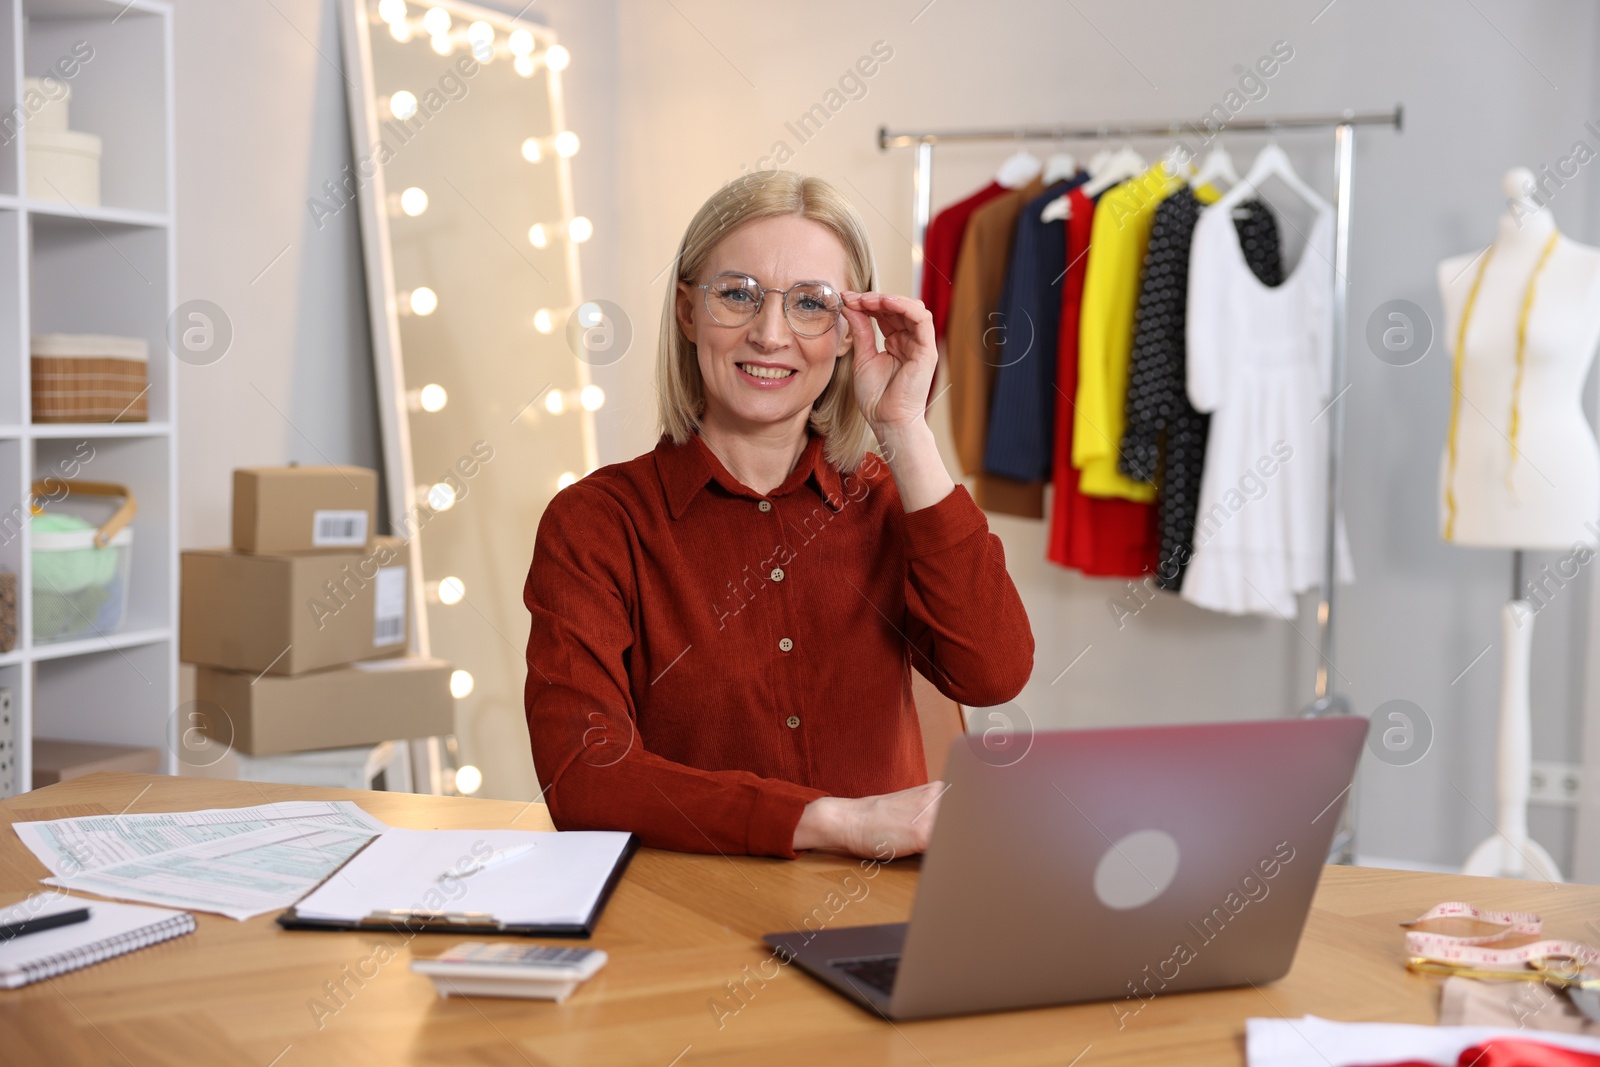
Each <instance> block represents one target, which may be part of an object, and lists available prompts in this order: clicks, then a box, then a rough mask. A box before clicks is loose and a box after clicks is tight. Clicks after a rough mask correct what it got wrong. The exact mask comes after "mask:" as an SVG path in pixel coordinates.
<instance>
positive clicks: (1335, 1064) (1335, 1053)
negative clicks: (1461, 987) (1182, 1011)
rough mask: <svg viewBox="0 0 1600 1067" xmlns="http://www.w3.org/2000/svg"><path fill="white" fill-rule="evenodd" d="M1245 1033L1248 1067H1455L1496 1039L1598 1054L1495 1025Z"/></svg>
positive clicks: (1291, 1024) (1333, 1026)
mask: <svg viewBox="0 0 1600 1067" xmlns="http://www.w3.org/2000/svg"><path fill="white" fill-rule="evenodd" d="M1245 1030H1246V1038H1245V1049H1246V1053H1247V1056H1248V1061H1249V1064H1250V1067H1302V1065H1303V1067H1358V1065H1360V1064H1372V1063H1399V1062H1402V1061H1406V1060H1416V1061H1418V1062H1420V1063H1434V1064H1439V1065H1440V1067H1455V1064H1456V1061H1457V1060H1458V1059H1459V1058H1460V1055H1461V1053H1462V1051H1463V1050H1465V1049H1469V1048H1472V1047H1474V1046H1476V1045H1481V1044H1483V1043H1484V1042H1486V1041H1492V1040H1496V1039H1501V1038H1504V1039H1508V1040H1509V1039H1512V1038H1516V1039H1518V1040H1522V1041H1542V1042H1544V1043H1545V1044H1547V1045H1556V1046H1558V1047H1560V1048H1570V1049H1577V1050H1579V1051H1582V1052H1600V1038H1593V1037H1584V1036H1582V1035H1580V1034H1565V1033H1556V1032H1553V1031H1547V1030H1515V1029H1507V1028H1503V1027H1494V1026H1413V1025H1410V1024H1407V1023H1342V1022H1334V1021H1332V1020H1330V1019H1319V1018H1318V1017H1317V1016H1315V1015H1307V1016H1305V1017H1304V1018H1300V1019H1283V1018H1278V1019H1247V1020H1246V1021H1245Z"/></svg>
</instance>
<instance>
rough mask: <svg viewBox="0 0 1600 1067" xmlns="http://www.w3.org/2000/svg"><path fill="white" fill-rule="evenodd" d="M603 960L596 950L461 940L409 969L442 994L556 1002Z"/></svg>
mask: <svg viewBox="0 0 1600 1067" xmlns="http://www.w3.org/2000/svg"><path fill="white" fill-rule="evenodd" d="M605 962H606V954H605V952H604V951H603V950H601V949H597V948H567V947H562V946H556V945H529V944H524V943H518V942H510V941H463V942H461V943H460V944H459V945H452V946H451V947H450V948H449V949H448V950H446V951H445V952H444V953H443V954H442V955H440V956H438V957H436V958H434V959H427V960H413V961H412V963H411V969H412V970H413V971H415V972H416V973H418V974H424V975H427V976H428V977H429V978H431V979H432V980H433V984H434V987H435V989H437V990H438V992H439V995H440V996H452V995H460V994H466V993H478V994H483V995H485V996H499V997H529V998H535V999H542V1000H557V1001H560V1000H565V999H566V998H567V997H568V996H569V995H570V994H571V993H572V991H573V990H575V989H576V988H577V987H578V985H579V984H580V983H582V982H583V981H584V979H586V978H588V977H590V976H591V975H593V974H594V973H595V972H596V971H598V970H599V969H600V968H601V967H603V966H605Z"/></svg>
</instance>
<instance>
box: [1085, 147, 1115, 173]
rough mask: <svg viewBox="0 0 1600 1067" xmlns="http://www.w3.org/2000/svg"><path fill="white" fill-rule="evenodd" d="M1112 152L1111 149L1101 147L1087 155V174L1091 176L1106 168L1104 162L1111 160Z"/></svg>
mask: <svg viewBox="0 0 1600 1067" xmlns="http://www.w3.org/2000/svg"><path fill="white" fill-rule="evenodd" d="M1112 154H1113V153H1112V151H1111V149H1109V148H1102V149H1100V150H1099V151H1097V152H1095V154H1094V155H1092V156H1090V157H1089V174H1090V176H1091V177H1092V176H1094V175H1096V174H1099V173H1100V172H1101V171H1103V170H1105V169H1106V164H1107V163H1109V162H1111V156H1112Z"/></svg>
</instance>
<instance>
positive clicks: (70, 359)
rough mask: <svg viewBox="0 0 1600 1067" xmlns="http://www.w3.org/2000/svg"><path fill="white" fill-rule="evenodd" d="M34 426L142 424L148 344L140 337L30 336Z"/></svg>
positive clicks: (145, 412) (145, 407) (146, 413)
mask: <svg viewBox="0 0 1600 1067" xmlns="http://www.w3.org/2000/svg"><path fill="white" fill-rule="evenodd" d="M31 350H32V356H33V362H32V366H33V421H34V422H144V421H146V420H147V419H148V418H149V404H148V402H147V398H148V395H149V373H148V372H149V364H150V345H149V342H147V341H145V340H144V339H143V338H140V337H111V336H108V335H105V334H88V333H85V334H67V333H51V334H40V335H36V336H35V337H34V338H33V343H32V346H31Z"/></svg>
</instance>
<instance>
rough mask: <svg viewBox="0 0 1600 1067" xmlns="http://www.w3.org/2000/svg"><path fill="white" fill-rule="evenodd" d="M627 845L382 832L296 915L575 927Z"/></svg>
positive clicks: (504, 834)
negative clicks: (437, 915)
mask: <svg viewBox="0 0 1600 1067" xmlns="http://www.w3.org/2000/svg"><path fill="white" fill-rule="evenodd" d="M627 842H628V835H627V834H625V833H620V832H616V831H609V830H585V831H568V832H565V833H544V832H539V831H532V830H388V831H386V832H385V833H384V834H383V836H382V837H380V838H378V840H376V841H374V842H373V843H372V844H371V845H369V846H368V847H367V848H366V850H365V851H363V852H362V853H361V855H360V856H358V857H356V859H355V860H354V861H352V862H351V863H350V865H349V866H347V867H346V868H345V869H344V870H343V871H340V872H339V873H340V877H338V878H333V879H330V880H329V881H328V882H326V883H325V884H323V885H322V886H321V887H320V888H319V889H317V891H316V892H314V893H312V894H311V895H310V896H308V897H306V898H305V899H304V900H302V901H300V903H299V904H297V905H296V906H295V914H296V915H298V916H299V917H301V918H316V919H331V920H337V921H343V922H354V921H358V920H360V919H364V918H366V917H367V916H369V915H370V914H371V913H372V912H373V911H375V910H383V911H445V912H452V913H461V912H469V911H471V912H488V913H489V914H490V915H492V916H493V917H494V918H495V919H497V920H499V921H501V922H505V923H513V924H519V925H521V924H528V925H557V924H562V925H565V924H571V925H579V924H582V923H584V922H586V921H587V920H588V918H589V913H590V912H592V911H593V910H594V906H595V903H596V902H597V901H598V900H599V898H600V891H601V890H602V889H603V888H604V887H605V883H606V881H607V880H608V879H609V878H610V877H611V872H612V869H613V868H614V867H615V866H616V864H617V860H618V859H619V858H620V857H621V855H622V850H623V848H624V847H625V846H626V845H627ZM530 843H531V844H533V846H534V849H533V851H532V852H531V853H529V854H527V855H525V856H522V857H520V858H517V859H513V860H510V861H507V862H505V863H501V864H497V865H495V866H492V867H488V868H485V869H483V870H480V871H477V873H475V874H459V875H457V874H455V873H454V872H464V871H470V870H472V869H473V868H475V867H476V865H477V864H478V862H480V861H481V860H482V859H483V858H484V857H485V856H487V855H488V854H489V853H491V852H494V851H498V850H500V849H506V848H514V847H516V846H518V845H525V844H530ZM447 872H448V873H449V876H448V877H446V878H445V879H444V880H443V881H440V879H439V876H440V875H441V874H447Z"/></svg>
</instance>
